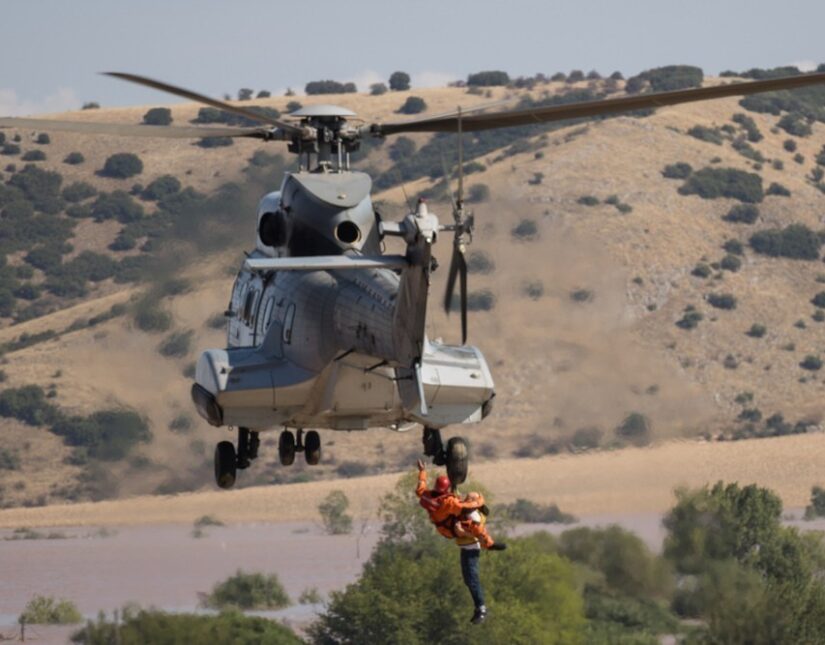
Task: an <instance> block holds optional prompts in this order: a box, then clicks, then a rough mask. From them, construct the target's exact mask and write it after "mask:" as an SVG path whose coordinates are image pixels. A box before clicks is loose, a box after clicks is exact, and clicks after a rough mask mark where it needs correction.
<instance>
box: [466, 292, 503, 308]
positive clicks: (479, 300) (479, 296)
mask: <svg viewBox="0 0 825 645" xmlns="http://www.w3.org/2000/svg"><path fill="white" fill-rule="evenodd" d="M495 306H496V297H495V296H494V295H493V292H492V291H490V290H489V289H481V290H479V291H471V292H470V293H469V294H467V310H468V311H490V310H492V309H493V307H495Z"/></svg>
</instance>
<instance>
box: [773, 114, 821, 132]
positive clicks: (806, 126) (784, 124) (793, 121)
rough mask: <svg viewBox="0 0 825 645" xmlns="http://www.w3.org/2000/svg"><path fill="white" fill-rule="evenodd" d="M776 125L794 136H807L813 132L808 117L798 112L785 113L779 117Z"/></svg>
mask: <svg viewBox="0 0 825 645" xmlns="http://www.w3.org/2000/svg"><path fill="white" fill-rule="evenodd" d="M776 125H777V126H778V127H780V128H781V129H783V130H784V131H785V132H787V133H788V134H791V135H793V136H795V137H807V136H810V134H811V132H813V130H812V129H811V124H810V123H809V122H808V119H807V118H805V116H804V115H803V114H800V113H798V112H790V113H788V114H786V115H785V116H783V117H782V118H781V119H779V122H778V123H777V124H776Z"/></svg>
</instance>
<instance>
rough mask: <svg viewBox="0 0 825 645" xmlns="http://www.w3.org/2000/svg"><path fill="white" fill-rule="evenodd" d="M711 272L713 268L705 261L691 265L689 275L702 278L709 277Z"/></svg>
mask: <svg viewBox="0 0 825 645" xmlns="http://www.w3.org/2000/svg"><path fill="white" fill-rule="evenodd" d="M711 273H713V270H712V269H711V268H710V267H709V266H708V265H707V264H706V263H705V262H699V263H697V264H696V266H695V267H693V271H691V272H690V275H692V276H696V277H697V278H702V279H704V278H709V277H710V274H711Z"/></svg>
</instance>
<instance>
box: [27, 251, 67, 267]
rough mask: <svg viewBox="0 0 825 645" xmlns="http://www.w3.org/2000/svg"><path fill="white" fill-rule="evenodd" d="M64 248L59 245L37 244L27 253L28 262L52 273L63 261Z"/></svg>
mask: <svg viewBox="0 0 825 645" xmlns="http://www.w3.org/2000/svg"><path fill="white" fill-rule="evenodd" d="M62 251H63V250H62V249H61V248H60V247H58V246H36V247H34V248H33V249H32V250H31V251H29V252H28V253H27V254H26V257H25V258H24V259H25V260H26V262H28V263H29V264H31V265H32V266H33V267H35V268H36V269H40V270H41V271H44V272H46V273H51V272H53V271H54V270H55V269H57V267H59V266H60V265H61V264H62V262H63V252H62Z"/></svg>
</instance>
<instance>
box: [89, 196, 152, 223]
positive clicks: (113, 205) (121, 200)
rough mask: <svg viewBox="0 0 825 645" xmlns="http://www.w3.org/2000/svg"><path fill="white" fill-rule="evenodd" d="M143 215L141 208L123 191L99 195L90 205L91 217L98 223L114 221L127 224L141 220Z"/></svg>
mask: <svg viewBox="0 0 825 645" xmlns="http://www.w3.org/2000/svg"><path fill="white" fill-rule="evenodd" d="M143 214H144V211H143V206H141V205H140V204H138V203H137V202H136V201H135V200H134V199H133V198H132V196H131V195H129V193H127V192H125V191H123V190H116V191H114V192H111V193H100V195H99V196H98V198H97V199H96V200H95V203H94V204H92V217H94V218H95V219H96V220H97V221H98V222H102V221H104V220H108V219H116V220H117V221H118V222H121V223H122V224H128V223H129V222H135V221H137V220H139V219H141V218H142V217H143Z"/></svg>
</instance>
